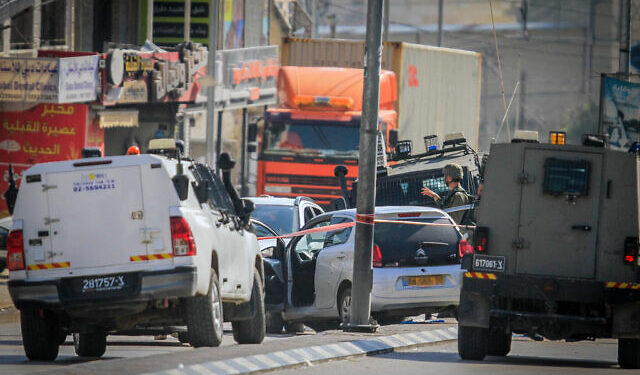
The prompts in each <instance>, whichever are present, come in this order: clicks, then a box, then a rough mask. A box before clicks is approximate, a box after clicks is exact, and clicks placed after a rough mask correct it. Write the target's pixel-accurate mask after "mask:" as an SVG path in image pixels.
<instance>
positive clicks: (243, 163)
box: [240, 107, 249, 197]
mask: <svg viewBox="0 0 640 375" xmlns="http://www.w3.org/2000/svg"><path fill="white" fill-rule="evenodd" d="M248 123H249V111H247V108H246V107H245V108H242V140H241V142H242V150H241V151H240V195H242V196H243V197H246V196H247V125H248Z"/></svg>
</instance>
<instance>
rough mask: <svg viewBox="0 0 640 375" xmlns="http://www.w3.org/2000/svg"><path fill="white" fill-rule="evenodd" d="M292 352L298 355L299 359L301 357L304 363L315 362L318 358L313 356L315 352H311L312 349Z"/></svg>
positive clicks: (300, 349) (293, 350) (299, 349)
mask: <svg viewBox="0 0 640 375" xmlns="http://www.w3.org/2000/svg"><path fill="white" fill-rule="evenodd" d="M291 351H292V352H293V353H294V354H295V355H297V356H298V357H301V358H302V360H303V361H306V362H309V361H315V360H316V359H317V358H315V357H316V356H315V355H313V352H312V351H311V348H298V349H291Z"/></svg>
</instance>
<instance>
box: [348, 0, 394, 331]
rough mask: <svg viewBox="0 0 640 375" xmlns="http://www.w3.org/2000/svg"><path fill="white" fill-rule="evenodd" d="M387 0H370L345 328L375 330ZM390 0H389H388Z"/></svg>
mask: <svg viewBox="0 0 640 375" xmlns="http://www.w3.org/2000/svg"><path fill="white" fill-rule="evenodd" d="M383 1H384V0H369V3H368V8H367V31H366V35H367V36H366V45H365V66H364V92H363V96H362V97H363V101H362V103H363V106H362V123H361V124H360V156H359V159H358V181H359V182H358V202H357V209H356V222H357V223H356V239H355V251H354V256H353V286H352V290H351V308H350V313H349V321H348V322H347V323H346V324H345V325H344V330H345V331H366V332H371V331H375V330H376V329H377V326H376V325H372V324H370V323H369V316H370V314H371V287H372V283H373V269H372V265H371V258H372V253H373V217H374V209H375V201H376V149H377V147H376V146H377V134H378V108H379V103H380V97H379V94H380V65H381V61H382V6H383ZM387 1H388V0H387Z"/></svg>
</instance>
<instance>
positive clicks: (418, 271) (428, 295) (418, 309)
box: [371, 265, 463, 314]
mask: <svg viewBox="0 0 640 375" xmlns="http://www.w3.org/2000/svg"><path fill="white" fill-rule="evenodd" d="M430 275H431V276H434V275H442V279H443V284H441V285H432V286H426V287H415V286H409V285H407V282H406V278H407V277H413V276H430ZM462 275H463V271H462V269H461V267H460V266H459V265H451V266H434V267H397V268H396V267H387V268H375V269H374V270H373V289H372V291H371V311H373V312H393V311H403V312H404V313H405V314H409V313H411V312H415V313H417V314H418V313H423V312H424V310H425V309H430V308H440V307H447V306H452V305H453V306H457V305H458V303H459V300H460V289H461V286H462Z"/></svg>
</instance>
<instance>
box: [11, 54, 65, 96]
mask: <svg viewBox="0 0 640 375" xmlns="http://www.w3.org/2000/svg"><path fill="white" fill-rule="evenodd" d="M58 69H59V64H58V59H49V58H39V59H28V58H2V59H0V101H3V102H49V103H51V102H56V101H57V100H58V83H59V82H58V81H59V79H58V77H59V70H58Z"/></svg>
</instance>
